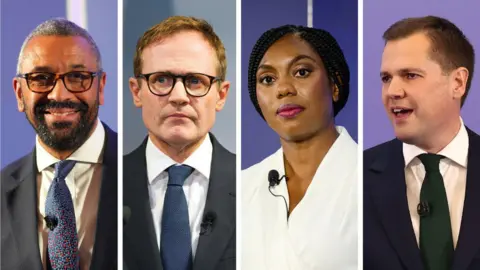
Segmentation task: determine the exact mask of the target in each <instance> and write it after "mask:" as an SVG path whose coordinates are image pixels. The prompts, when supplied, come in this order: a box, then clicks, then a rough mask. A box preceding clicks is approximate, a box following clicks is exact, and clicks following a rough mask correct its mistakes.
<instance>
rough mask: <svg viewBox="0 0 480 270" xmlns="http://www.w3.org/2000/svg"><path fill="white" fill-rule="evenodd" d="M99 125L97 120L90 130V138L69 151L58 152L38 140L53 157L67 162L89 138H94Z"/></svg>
mask: <svg viewBox="0 0 480 270" xmlns="http://www.w3.org/2000/svg"><path fill="white" fill-rule="evenodd" d="M97 125H98V120H95V123H94V124H93V126H92V130H90V132H89V133H88V136H87V138H86V139H85V141H83V142H82V143H81V144H80V145H79V146H77V147H75V148H74V149H68V150H57V149H55V148H52V147H50V146H48V145H46V144H45V143H44V142H43V141H42V140H40V139H39V140H38V142H39V143H40V145H41V146H42V147H43V148H44V149H45V150H46V151H47V152H48V153H49V154H50V155H52V156H54V157H55V158H57V159H59V160H65V159H67V158H68V157H69V156H71V155H72V154H73V153H74V152H75V151H77V149H78V148H80V147H81V146H82V145H83V144H84V143H85V142H86V141H87V140H88V138H90V136H92V134H93V132H94V131H95V129H96V128H97Z"/></svg>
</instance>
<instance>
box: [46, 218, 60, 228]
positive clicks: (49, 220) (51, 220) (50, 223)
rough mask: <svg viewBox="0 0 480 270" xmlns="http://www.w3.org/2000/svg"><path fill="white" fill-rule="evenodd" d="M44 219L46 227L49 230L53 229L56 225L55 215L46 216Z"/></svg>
mask: <svg viewBox="0 0 480 270" xmlns="http://www.w3.org/2000/svg"><path fill="white" fill-rule="evenodd" d="M44 220H45V222H46V223H47V228H48V229H49V230H50V231H53V230H54V229H55V228H56V227H57V225H58V219H57V217H55V216H46V217H45V218H44Z"/></svg>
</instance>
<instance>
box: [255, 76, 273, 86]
mask: <svg viewBox="0 0 480 270" xmlns="http://www.w3.org/2000/svg"><path fill="white" fill-rule="evenodd" d="M258 81H259V82H260V83H261V84H265V85H272V84H273V83H274V82H275V79H274V78H273V77H272V76H270V75H266V76H263V77H260V79H259V80H258Z"/></svg>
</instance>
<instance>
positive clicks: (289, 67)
mask: <svg viewBox="0 0 480 270" xmlns="http://www.w3.org/2000/svg"><path fill="white" fill-rule="evenodd" d="M256 78H257V83H256V87H257V99H258V103H259V106H260V108H261V110H262V114H263V116H264V117H265V120H266V121H267V123H268V125H269V126H270V127H271V128H272V129H273V130H274V131H275V132H276V133H278V134H279V136H280V137H281V138H282V139H284V140H287V141H302V140H306V139H308V138H310V137H312V136H315V135H316V134H318V133H319V132H321V131H323V130H325V129H327V128H329V127H332V126H333V122H334V119H333V102H332V100H334V101H337V100H338V89H337V88H336V87H335V86H334V85H333V84H332V83H330V80H329V78H328V76H327V73H326V70H325V68H324V65H323V62H322V59H320V56H319V55H318V54H317V53H316V52H315V51H314V50H313V48H312V47H311V46H310V45H309V44H308V43H307V42H306V41H304V40H302V39H301V38H299V37H297V36H295V35H287V36H285V37H283V38H281V39H279V40H278V41H277V42H275V43H274V44H273V45H272V46H271V47H270V48H269V49H268V50H267V52H266V53H265V55H264V56H263V58H262V60H261V62H260V65H259V68H258V71H257V74H256Z"/></svg>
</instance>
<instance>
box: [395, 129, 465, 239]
mask: <svg viewBox="0 0 480 270" xmlns="http://www.w3.org/2000/svg"><path fill="white" fill-rule="evenodd" d="M460 121H461V126H460V130H459V131H458V133H457V135H456V136H455V138H453V140H452V141H451V142H450V143H449V144H448V145H447V146H446V147H445V148H443V149H442V150H441V151H440V152H439V153H438V154H439V155H442V156H445V157H446V158H443V159H441V160H440V173H441V174H442V177H443V183H444V185H445V191H446V193H447V200H448V208H449V211H450V222H451V225H452V236H453V244H454V247H456V246H457V241H458V235H459V232H460V223H461V221H462V212H463V203H464V201H465V189H466V184H467V156H468V133H467V129H466V128H465V126H464V124H463V120H461V119H460ZM423 153H426V152H425V151H424V150H422V149H420V148H418V147H416V146H415V145H411V144H405V143H404V144H403V156H404V158H405V164H406V166H405V178H406V185H407V200H408V209H409V210H410V217H411V219H412V225H413V230H414V232H415V236H416V238H417V244H419V237H420V217H419V215H418V213H417V205H418V204H419V203H420V191H421V189H422V183H423V179H424V178H425V167H424V166H423V164H422V162H421V161H420V159H418V157H417V156H418V155H420V154H423Z"/></svg>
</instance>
